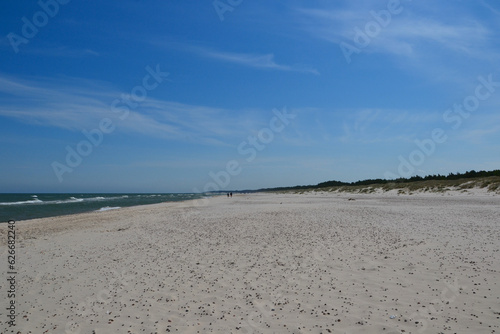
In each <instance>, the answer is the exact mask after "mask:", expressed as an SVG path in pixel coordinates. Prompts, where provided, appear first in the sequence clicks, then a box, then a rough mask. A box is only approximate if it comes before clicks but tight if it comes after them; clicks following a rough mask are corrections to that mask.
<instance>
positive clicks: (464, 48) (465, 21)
mask: <svg viewBox="0 0 500 334" xmlns="http://www.w3.org/2000/svg"><path fill="white" fill-rule="evenodd" d="M423 6H424V5H420V6H419V5H418V4H417V3H415V2H411V3H403V4H402V5H401V8H402V12H401V13H400V14H399V15H393V16H392V17H391V19H390V20H389V24H388V25H387V26H386V27H382V28H381V31H380V33H378V34H377V35H376V36H374V37H373V38H371V40H370V43H369V44H368V45H367V46H366V47H362V48H361V50H362V51H363V52H367V53H381V54H385V55H392V56H397V57H404V59H408V58H412V60H414V59H421V58H423V59H426V60H428V59H444V58H446V59H449V57H450V56H453V59H456V58H457V57H463V58H464V59H469V60H470V58H471V57H472V58H476V59H481V60H484V59H487V60H491V61H493V60H495V59H496V60H498V59H499V58H500V53H499V50H498V47H497V46H496V45H498V40H496V41H497V42H495V38H497V37H496V36H497V34H496V33H494V31H496V29H494V27H493V25H494V24H493V23H492V22H488V21H486V22H484V21H481V20H479V19H477V18H476V17H474V16H473V15H472V14H469V13H467V12H464V13H462V12H461V9H457V8H455V7H456V6H454V7H453V8H450V7H448V5H446V4H437V3H436V5H434V6H433V8H432V10H431V9H429V8H424V7H423ZM385 9H386V8H384V6H382V5H379V6H378V7H377V6H376V5H375V4H374V3H372V2H370V3H366V2H364V3H363V5H362V6H361V8H358V3H355V4H354V3H352V4H348V5H347V6H346V7H344V8H338V6H337V7H334V8H332V7H331V6H328V7H322V8H312V9H311V8H298V9H296V13H297V21H298V22H299V26H300V27H301V29H302V30H304V31H306V32H308V33H309V34H310V35H312V36H313V37H315V38H318V39H321V40H325V41H328V42H331V43H334V44H337V45H339V44H340V43H342V42H345V43H349V44H351V45H353V46H357V45H356V44H355V42H354V41H353V39H354V36H355V30H354V29H355V28H356V27H358V28H359V29H360V30H363V29H365V25H366V24H367V23H368V22H370V21H375V19H374V17H372V15H371V14H370V11H375V12H378V11H380V10H385ZM452 9H453V12H454V13H456V12H457V11H458V12H460V13H461V14H460V15H456V14H455V15H452V14H448V18H447V19H445V20H443V13H449V12H451V10H452ZM462 14H463V15H462Z"/></svg>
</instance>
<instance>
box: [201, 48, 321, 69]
mask: <svg viewBox="0 0 500 334" xmlns="http://www.w3.org/2000/svg"><path fill="white" fill-rule="evenodd" d="M193 50H194V52H196V53H197V54H198V55H200V56H202V57H205V58H211V59H215V60H219V61H223V62H228V63H233V64H238V65H243V66H248V67H254V68H261V69H270V70H278V71H291V72H302V73H309V74H316V75H319V72H318V71H317V70H316V69H314V68H310V67H307V66H299V65H282V64H278V63H277V62H276V61H275V60H274V54H249V53H232V52H222V51H215V50H211V49H206V48H200V47H195V48H193Z"/></svg>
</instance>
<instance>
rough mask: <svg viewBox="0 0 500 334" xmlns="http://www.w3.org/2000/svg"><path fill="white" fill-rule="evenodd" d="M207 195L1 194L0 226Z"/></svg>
mask: <svg viewBox="0 0 500 334" xmlns="http://www.w3.org/2000/svg"><path fill="white" fill-rule="evenodd" d="M203 197H207V195H206V194H0V223H4V222H7V221H9V220H11V219H12V220H16V221H18V220H26V219H33V218H44V217H54V216H61V215H68V214H74V213H82V212H91V211H106V210H115V209H119V208H123V207H128V206H136V205H144V204H155V203H162V202H175V201H185V200H192V199H198V198H203Z"/></svg>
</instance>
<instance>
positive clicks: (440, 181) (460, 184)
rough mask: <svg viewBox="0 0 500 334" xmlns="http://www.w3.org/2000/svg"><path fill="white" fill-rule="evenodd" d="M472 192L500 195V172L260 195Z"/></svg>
mask: <svg viewBox="0 0 500 334" xmlns="http://www.w3.org/2000/svg"><path fill="white" fill-rule="evenodd" d="M472 188H487V190H488V191H494V192H500V170H498V169H497V170H494V171H479V172H476V171H474V170H471V171H469V172H465V173H456V174H453V173H450V174H448V175H447V176H445V175H439V174H438V175H428V176H425V177H421V176H413V177H410V178H399V179H395V180H384V179H368V180H362V181H356V182H342V181H327V182H321V183H318V184H317V185H308V186H295V187H280V188H266V189H260V190H259V191H273V192H276V191H287V192H288V191H295V192H301V193H302V192H304V191H313V190H321V191H339V192H356V193H373V192H376V191H378V190H381V191H389V190H394V189H397V190H398V193H407V192H409V193H411V192H414V191H429V192H444V191H447V190H451V189H455V190H462V191H467V189H472Z"/></svg>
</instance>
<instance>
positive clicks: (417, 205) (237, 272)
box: [0, 193, 500, 334]
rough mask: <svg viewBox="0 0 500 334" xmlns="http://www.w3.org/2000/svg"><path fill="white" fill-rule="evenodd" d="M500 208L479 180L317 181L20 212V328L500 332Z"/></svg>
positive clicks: (2, 285)
mask: <svg viewBox="0 0 500 334" xmlns="http://www.w3.org/2000/svg"><path fill="white" fill-rule="evenodd" d="M349 198H351V199H352V200H348V199H349ZM195 204H198V205H195ZM499 217H500V196H489V195H485V194H479V193H478V194H475V195H467V194H462V195H459V196H448V195H445V196H442V195H440V194H439V195H430V194H425V195H422V196H408V195H403V196H397V195H395V194H372V195H359V194H358V195H353V194H337V193H333V194H326V193H310V194H303V195H291V194H287V195H277V194H252V195H234V196H233V198H226V197H217V198H212V199H210V200H209V201H207V202H204V203H202V204H201V205H199V203H196V202H184V203H166V204H158V205H150V206H141V207H135V208H124V209H120V210H111V211H107V212H96V213H89V214H81V215H74V216H66V217H58V218H49V219H39V220H32V221H26V222H18V223H17V224H16V228H17V235H18V238H19V239H18V240H17V252H18V253H17V254H18V258H17V266H18V268H19V269H18V271H19V274H18V275H17V279H18V287H17V289H18V292H19V293H20V294H21V295H18V296H17V298H16V302H17V310H18V312H19V315H18V317H17V326H16V327H15V331H12V332H13V333H16V332H17V331H19V333H22V334H26V333H35V334H41V333H97V334H101V333H214V332H216V333H499V332H500V320H499V317H500V299H499V298H500V279H499V278H500V274H499V272H498V271H499V270H500V252H499V249H500V241H499V240H500V218H499ZM0 230H1V233H2V234H1V235H0V236H1V238H2V241H1V247H0V254H2V257H1V261H3V262H4V263H3V264H2V265H1V268H2V279H1V281H0V290H1V291H2V294H3V295H5V291H6V280H5V279H4V277H6V275H7V274H6V271H7V270H6V269H7V268H6V266H7V264H6V257H7V256H6V252H5V251H6V246H5V242H4V240H6V236H5V231H6V226H0ZM5 307H6V304H5V303H3V304H2V305H1V310H0V313H1V314H0V330H1V329H3V328H6V327H7V323H6V321H7V318H6V315H5V313H6V310H5ZM12 329H13V328H11V329H8V330H5V331H2V333H10V332H11V330H12Z"/></svg>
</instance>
